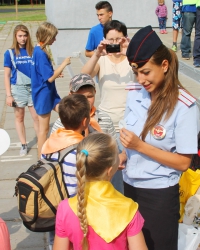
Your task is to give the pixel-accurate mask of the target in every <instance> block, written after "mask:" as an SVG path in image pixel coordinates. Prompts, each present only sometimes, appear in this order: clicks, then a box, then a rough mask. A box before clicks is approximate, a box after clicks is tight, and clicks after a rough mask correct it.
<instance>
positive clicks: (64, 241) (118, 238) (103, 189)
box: [54, 133, 147, 250]
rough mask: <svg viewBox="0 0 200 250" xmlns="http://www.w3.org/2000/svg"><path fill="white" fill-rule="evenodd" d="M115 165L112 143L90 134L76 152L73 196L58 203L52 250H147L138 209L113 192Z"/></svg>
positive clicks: (107, 136) (116, 153) (116, 162)
mask: <svg viewBox="0 0 200 250" xmlns="http://www.w3.org/2000/svg"><path fill="white" fill-rule="evenodd" d="M118 165H119V159H118V148H117V144H116V141H115V140H114V139H113V138H112V137H111V136H109V135H107V134H103V133H93V134H90V135H89V136H88V137H86V138H85V139H84V140H83V141H82V142H81V143H79V145H78V148H77V172H76V176H77V179H78V191H77V196H75V197H73V198H70V199H68V200H64V201H62V202H61V203H60V205H59V207H58V210H57V215H56V236H55V243H54V250H58V249H59V250H64V249H65V250H66V249H70V248H69V245H70V242H71V243H72V244H73V249H74V250H79V249H83V250H87V249H95V250H98V249H99V250H100V249H116V250H117V249H119V250H121V249H131V250H132V249H137V250H147V248H146V244H145V241H144V237H143V234H142V231H141V229H142V226H143V223H144V220H143V218H142V216H141V215H140V213H139V212H138V205H137V203H135V202H134V201H131V200H130V199H129V198H125V197H124V196H123V195H122V194H120V193H119V192H117V191H116V190H115V189H114V188H113V186H112V184H111V183H110V180H111V178H112V176H113V175H114V173H115V172H116V171H117V168H118Z"/></svg>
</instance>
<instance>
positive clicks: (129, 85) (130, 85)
mask: <svg viewBox="0 0 200 250" xmlns="http://www.w3.org/2000/svg"><path fill="white" fill-rule="evenodd" d="M140 89H142V86H141V85H140V84H139V83H135V82H129V83H127V84H126V87H125V90H140Z"/></svg>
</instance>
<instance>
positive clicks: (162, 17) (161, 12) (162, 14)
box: [155, 0, 167, 34]
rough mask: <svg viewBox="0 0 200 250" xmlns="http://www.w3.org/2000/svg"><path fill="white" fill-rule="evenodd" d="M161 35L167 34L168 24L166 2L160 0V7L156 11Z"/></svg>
mask: <svg viewBox="0 0 200 250" xmlns="http://www.w3.org/2000/svg"><path fill="white" fill-rule="evenodd" d="M155 13H156V15H157V17H158V22H159V28H160V33H161V34H167V31H166V22H167V6H166V5H165V2H164V0H158V6H157V8H156V11H155Z"/></svg>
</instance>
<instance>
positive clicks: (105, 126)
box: [51, 109, 117, 140]
mask: <svg viewBox="0 0 200 250" xmlns="http://www.w3.org/2000/svg"><path fill="white" fill-rule="evenodd" d="M94 119H95V120H96V121H97V122H98V124H99V126H100V127H101V130H102V131H103V132H104V133H106V134H109V135H111V136H112V137H113V138H114V139H115V140H116V139H117V136H116V131H115V128H114V125H113V122H112V120H111V118H110V116H109V115H107V114H106V113H104V112H102V111H100V110H98V109H97V110H96V112H95V116H94ZM63 127H64V126H63V124H62V122H61V120H60V118H58V119H57V120H56V121H55V123H54V124H53V127H52V129H51V133H53V132H55V131H56V130H57V129H58V128H63ZM88 130H89V133H92V132H94V129H92V128H91V126H90V127H88Z"/></svg>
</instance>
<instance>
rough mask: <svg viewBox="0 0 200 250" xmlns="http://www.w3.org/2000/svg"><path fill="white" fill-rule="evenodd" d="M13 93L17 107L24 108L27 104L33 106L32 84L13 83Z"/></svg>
mask: <svg viewBox="0 0 200 250" xmlns="http://www.w3.org/2000/svg"><path fill="white" fill-rule="evenodd" d="M11 94H12V97H13V98H14V100H15V102H16V104H17V107H19V108H24V107H26V106H28V107H31V106H33V101H32V95H31V85H17V84H15V85H14V84H11Z"/></svg>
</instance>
